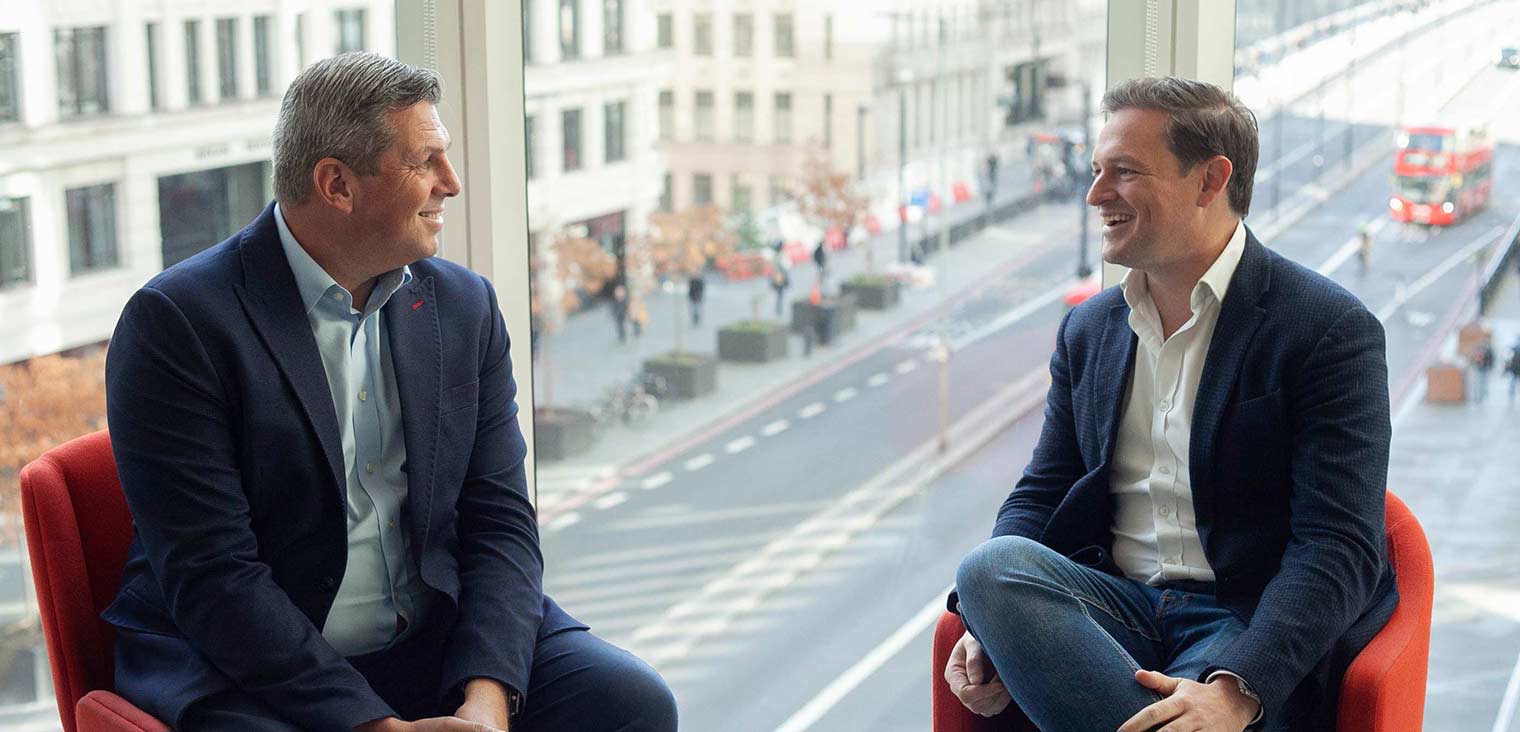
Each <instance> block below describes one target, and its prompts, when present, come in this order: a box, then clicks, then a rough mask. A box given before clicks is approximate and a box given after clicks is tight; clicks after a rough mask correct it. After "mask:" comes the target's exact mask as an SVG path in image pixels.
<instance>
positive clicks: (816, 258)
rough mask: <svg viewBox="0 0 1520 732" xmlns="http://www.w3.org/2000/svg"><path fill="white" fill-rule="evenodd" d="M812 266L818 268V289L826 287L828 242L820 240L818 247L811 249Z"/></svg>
mask: <svg viewBox="0 0 1520 732" xmlns="http://www.w3.org/2000/svg"><path fill="white" fill-rule="evenodd" d="M813 264H815V265H817V266H818V289H819V290H822V289H824V288H825V287H827V286H828V278H829V252H828V240H827V239H822V238H820V239H819V240H818V246H816V247H813Z"/></svg>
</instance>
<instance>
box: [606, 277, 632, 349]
mask: <svg viewBox="0 0 1520 732" xmlns="http://www.w3.org/2000/svg"><path fill="white" fill-rule="evenodd" d="M610 304H611V306H612V324H613V325H614V326H616V327H617V337H618V343H627V342H628V288H626V287H624V286H622V285H618V286H617V287H614V288H612V302H611V303H610Z"/></svg>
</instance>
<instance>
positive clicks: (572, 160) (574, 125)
mask: <svg viewBox="0 0 1520 732" xmlns="http://www.w3.org/2000/svg"><path fill="white" fill-rule="evenodd" d="M560 136H561V138H562V145H563V154H562V155H561V157H560V169H561V170H563V171H565V172H566V173H569V172H571V171H575V170H580V169H581V111H580V110H579V109H566V110H563V111H561V112H560Z"/></svg>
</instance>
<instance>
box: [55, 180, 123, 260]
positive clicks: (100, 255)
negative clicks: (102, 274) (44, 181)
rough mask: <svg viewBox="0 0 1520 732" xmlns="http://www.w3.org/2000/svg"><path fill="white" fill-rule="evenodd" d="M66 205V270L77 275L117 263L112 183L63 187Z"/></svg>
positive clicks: (113, 188)
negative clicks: (64, 188) (67, 248)
mask: <svg viewBox="0 0 1520 732" xmlns="http://www.w3.org/2000/svg"><path fill="white" fill-rule="evenodd" d="M64 198H65V200H66V201H67V208H68V226H69V272H70V274H73V275H81V274H86V273H89V272H94V271H97V270H102V269H111V268H114V267H115V266H116V264H117V250H116V184H114V183H105V184H101V185H95V186H88V187H85V188H70V189H69V190H67V191H64Z"/></svg>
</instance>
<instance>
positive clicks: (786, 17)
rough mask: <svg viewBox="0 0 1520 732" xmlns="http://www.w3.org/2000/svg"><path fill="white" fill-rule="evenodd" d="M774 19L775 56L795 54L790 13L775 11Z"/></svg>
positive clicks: (787, 56) (784, 56)
mask: <svg viewBox="0 0 1520 732" xmlns="http://www.w3.org/2000/svg"><path fill="white" fill-rule="evenodd" d="M775 21H776V56H778V57H780V58H793V57H795V56H796V55H797V46H796V41H795V40H794V39H793V38H792V14H791V13H777V14H776V17H775Z"/></svg>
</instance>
